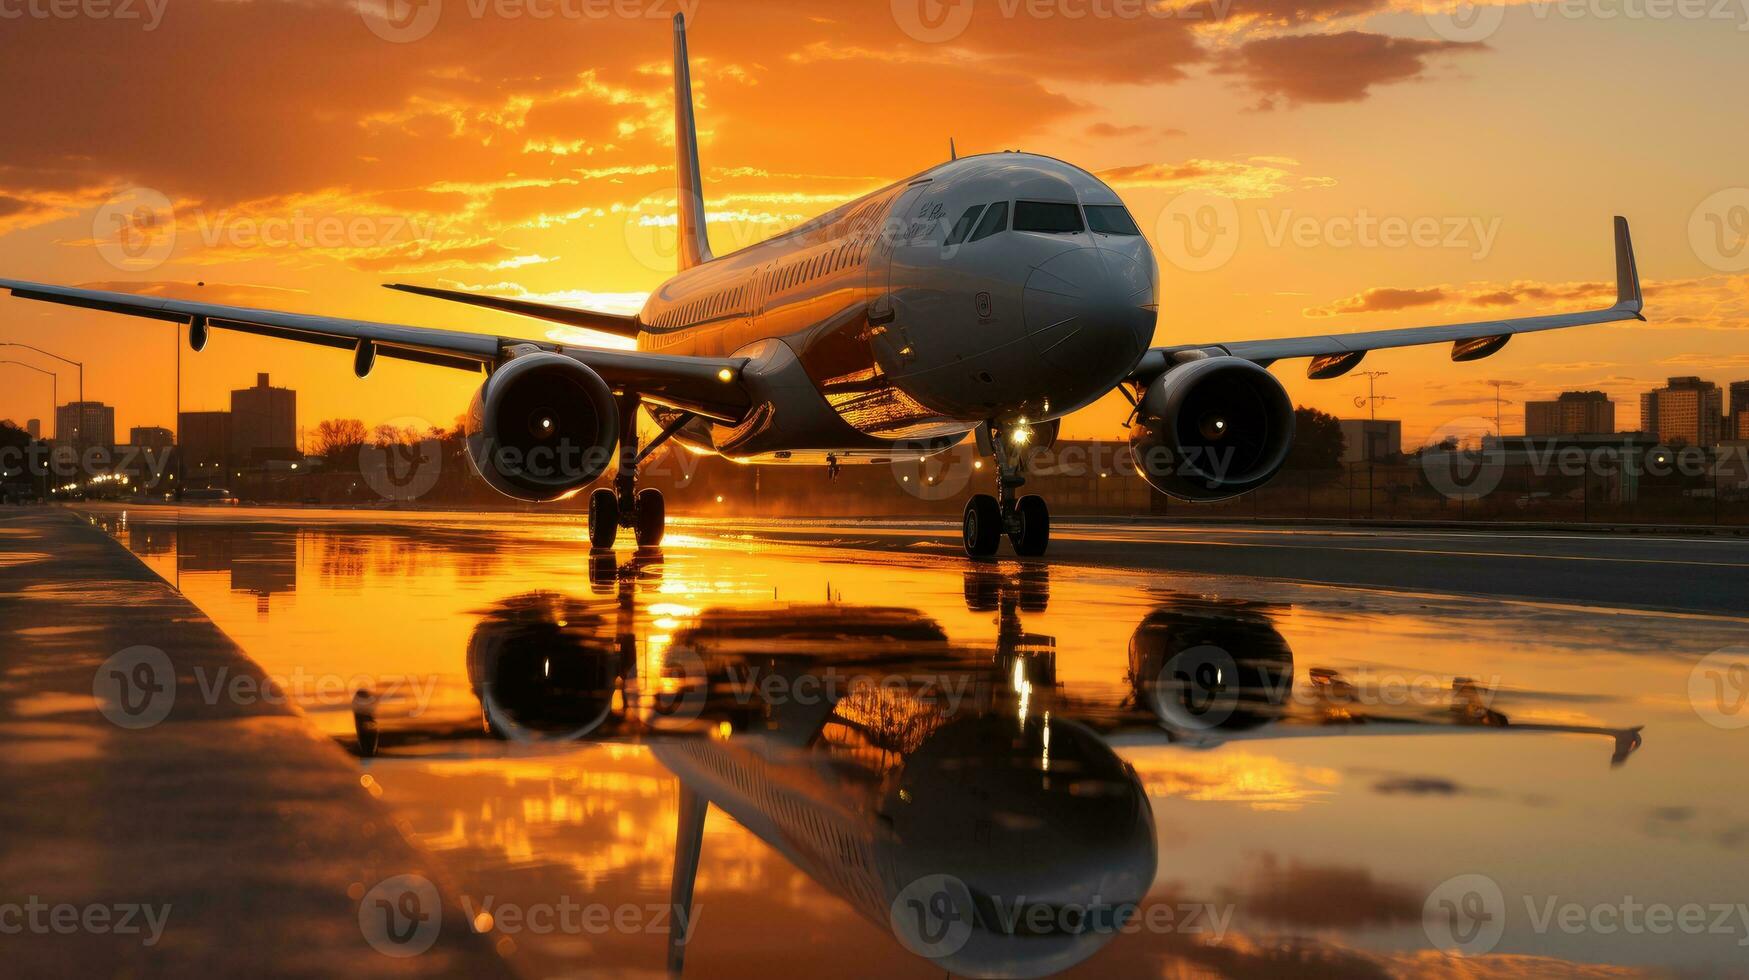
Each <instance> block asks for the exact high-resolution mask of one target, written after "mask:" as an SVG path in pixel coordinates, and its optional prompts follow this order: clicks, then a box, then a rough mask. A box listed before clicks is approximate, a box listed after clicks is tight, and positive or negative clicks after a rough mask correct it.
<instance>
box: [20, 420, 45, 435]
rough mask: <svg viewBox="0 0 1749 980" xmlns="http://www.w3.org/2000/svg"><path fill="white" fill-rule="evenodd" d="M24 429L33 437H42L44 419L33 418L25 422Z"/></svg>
mask: <svg viewBox="0 0 1749 980" xmlns="http://www.w3.org/2000/svg"><path fill="white" fill-rule="evenodd" d="M24 431H26V432H28V433H30V437H31V438H32V439H41V438H42V437H43V420H42V419H31V420H30V421H29V422H26V423H24Z"/></svg>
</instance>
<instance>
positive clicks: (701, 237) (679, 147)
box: [674, 14, 711, 270]
mask: <svg viewBox="0 0 1749 980" xmlns="http://www.w3.org/2000/svg"><path fill="white" fill-rule="evenodd" d="M674 152H675V154H676V163H675V167H674V172H675V177H676V180H677V188H678V191H679V200H678V205H679V211H680V214H679V219H680V220H679V222H678V223H677V224H676V231H677V233H678V236H679V243H678V245H677V247H676V255H677V257H678V258H679V260H680V268H681V269H683V270H684V269H690V268H692V267H693V266H695V265H700V264H702V263H705V262H709V261H710V260H711V242H710V236H709V235H708V234H706V232H705V223H704V181H703V179H702V177H701V175H700V174H699V169H698V123H697V121H696V120H695V119H694V118H693V115H692V68H691V66H690V65H689V64H688V62H687V57H686V17H685V15H683V14H675V15H674Z"/></svg>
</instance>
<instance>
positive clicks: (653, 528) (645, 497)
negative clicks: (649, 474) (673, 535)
mask: <svg viewBox="0 0 1749 980" xmlns="http://www.w3.org/2000/svg"><path fill="white" fill-rule="evenodd" d="M637 520H638V524H637V529H636V533H637V539H638V547H640V548H654V547H656V546H657V545H659V544H661V543H662V535H663V534H664V533H666V532H667V530H668V505H667V504H666V503H664V502H663V500H662V491H660V490H640V491H638V517H637Z"/></svg>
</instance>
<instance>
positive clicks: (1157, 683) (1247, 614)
mask: <svg viewBox="0 0 1749 980" xmlns="http://www.w3.org/2000/svg"><path fill="white" fill-rule="evenodd" d="M1433 681H1434V678H1432V677H1430V676H1427V675H1421V676H1408V675H1407V674H1404V673H1401V672H1397V673H1394V674H1392V675H1391V676H1387V677H1386V678H1384V679H1383V680H1381V681H1377V682H1374V683H1362V684H1356V683H1354V682H1353V681H1351V680H1350V679H1348V678H1347V677H1345V676H1344V675H1343V674H1341V673H1339V672H1337V671H1335V670H1331V669H1329V668H1327V667H1312V668H1310V669H1309V670H1308V671H1307V673H1306V678H1305V680H1304V681H1303V682H1296V679H1295V675H1294V655H1293V650H1291V649H1290V648H1289V647H1288V644H1287V640H1286V639H1284V638H1283V637H1282V635H1281V634H1280V633H1279V632H1277V631H1276V629H1275V626H1274V625H1273V623H1272V622H1271V621H1270V618H1269V616H1268V614H1267V611H1266V607H1262V606H1257V605H1251V604H1240V603H1226V602H1216V601H1204V600H1182V601H1179V602H1176V603H1173V604H1171V605H1167V606H1162V607H1161V608H1159V609H1157V610H1155V611H1154V612H1153V613H1151V614H1149V615H1148V617H1147V618H1146V619H1144V620H1142V623H1141V625H1139V626H1137V627H1136V630H1135V633H1134V634H1132V635H1131V637H1130V677H1129V683H1130V687H1131V690H1132V692H1133V702H1134V703H1135V704H1136V705H1137V706H1138V707H1140V708H1142V709H1145V710H1146V711H1147V713H1148V714H1149V715H1151V716H1152V717H1151V719H1150V720H1151V721H1152V722H1153V723H1154V724H1150V725H1148V726H1147V727H1146V728H1144V729H1141V730H1139V731H1138V730H1135V729H1134V728H1128V730H1126V731H1123V732H1121V733H1119V732H1113V733H1111V737H1112V739H1113V742H1114V744H1120V745H1139V744H1154V743H1157V742H1158V741H1159V730H1160V729H1163V730H1164V731H1165V733H1166V738H1167V739H1168V740H1169V741H1170V742H1172V743H1173V744H1178V745H1187V746H1193V747H1207V746H1215V745H1224V744H1226V743H1229V742H1234V741H1249V740H1257V739H1279V738H1294V737H1320V736H1330V735H1449V734H1453V733H1457V732H1480V731H1492V732H1520V733H1531V732H1542V733H1555V734H1568V735H1601V736H1604V737H1607V738H1609V739H1610V740H1611V742H1612V743H1613V744H1614V752H1613V754H1612V755H1611V758H1610V761H1611V763H1612V764H1614V765H1620V764H1621V763H1623V762H1625V761H1626V760H1627V757H1628V756H1629V755H1631V754H1633V752H1634V751H1635V750H1636V749H1638V748H1639V747H1640V745H1641V741H1642V740H1641V736H1640V729H1639V728H1637V727H1635V728H1600V727H1591V726H1583V725H1551V724H1531V723H1525V722H1513V721H1511V720H1510V719H1509V718H1508V717H1507V716H1506V715H1505V714H1503V713H1501V712H1499V711H1496V710H1494V708H1493V707H1492V706H1491V704H1490V702H1491V701H1492V700H1493V699H1494V697H1495V695H1496V693H1497V692H1494V691H1491V690H1488V689H1487V688H1484V687H1482V686H1481V685H1479V684H1477V683H1476V682H1475V681H1473V680H1471V679H1469V678H1465V677H1454V678H1452V679H1451V680H1450V687H1449V690H1448V691H1445V692H1443V693H1442V692H1438V691H1437V690H1435V689H1434V687H1433V686H1432V683H1433ZM1127 727H1128V726H1126V728H1127Z"/></svg>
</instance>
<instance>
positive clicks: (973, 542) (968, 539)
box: [961, 493, 1002, 558]
mask: <svg viewBox="0 0 1749 980" xmlns="http://www.w3.org/2000/svg"><path fill="white" fill-rule="evenodd" d="M961 530H962V532H963V534H964V538H965V545H966V555H967V556H969V557H972V558H988V557H990V556H991V555H993V554H995V553H996V546H997V545H999V544H1001V543H1002V505H1000V504H998V503H997V502H996V498H995V497H992V496H990V495H989V494H987V493H980V494H977V495H975V496H973V497H972V499H970V500H968V501H966V513H965V518H964V522H963V523H962V524H961Z"/></svg>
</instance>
